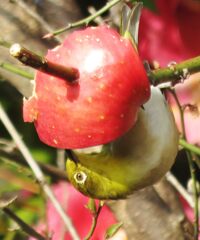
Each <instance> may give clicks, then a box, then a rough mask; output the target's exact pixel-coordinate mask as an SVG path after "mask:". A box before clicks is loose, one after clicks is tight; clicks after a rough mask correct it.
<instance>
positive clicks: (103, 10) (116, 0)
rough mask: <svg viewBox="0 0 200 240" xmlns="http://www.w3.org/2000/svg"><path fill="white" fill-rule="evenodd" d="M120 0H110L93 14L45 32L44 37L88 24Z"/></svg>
mask: <svg viewBox="0 0 200 240" xmlns="http://www.w3.org/2000/svg"><path fill="white" fill-rule="evenodd" d="M121 1H122V0H111V1H109V2H108V3H107V4H106V5H105V6H103V7H102V8H101V9H100V10H98V11H97V12H95V13H94V14H93V15H90V16H88V17H86V18H84V19H82V20H80V21H77V22H74V23H69V24H68V25H67V26H66V27H63V28H61V29H59V30H56V31H54V32H50V33H49V34H47V35H46V36H44V37H45V38H48V37H53V36H56V35H59V34H61V33H63V32H65V31H67V30H69V29H72V28H75V27H79V26H82V25H86V26H87V25H88V24H89V23H90V22H91V21H93V20H94V19H95V18H96V17H98V16H101V15H102V14H103V13H104V12H106V11H108V10H109V9H110V8H112V7H113V6H114V5H116V4H117V3H119V2H121Z"/></svg>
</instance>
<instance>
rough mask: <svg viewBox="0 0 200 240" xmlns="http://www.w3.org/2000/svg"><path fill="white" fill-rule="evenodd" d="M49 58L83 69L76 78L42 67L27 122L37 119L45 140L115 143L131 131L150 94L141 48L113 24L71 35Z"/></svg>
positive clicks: (27, 105) (64, 144)
mask: <svg viewBox="0 0 200 240" xmlns="http://www.w3.org/2000/svg"><path fill="white" fill-rule="evenodd" d="M46 58H47V59H48V60H49V61H51V62H55V63H59V64H61V65H64V66H68V67H74V68H77V69H78V70H79V73H80V77H79V79H78V80H77V82H75V83H73V84H70V83H68V82H67V81H66V80H64V79H61V78H57V77H53V76H50V75H48V74H46V73H42V72H40V71H37V73H36V76H35V89H34V92H33V95H32V97H30V98H29V99H28V100H26V99H25V100H24V107H23V116H24V121H25V122H34V124H35V127H36V130H37V133H38V135H39V138H40V140H41V141H42V142H44V143H46V144H48V145H50V146H53V147H56V148H63V149H69V148H71V149H74V148H84V147H89V146H95V145H99V144H104V143H107V142H110V141H112V140H114V139H116V138H118V137H120V136H121V135H123V134H124V133H125V132H127V131H128V130H129V129H130V128H131V127H132V126H133V125H134V123H135V122H136V119H137V113H138V110H139V108H140V106H141V105H143V104H144V103H145V102H146V101H147V100H148V99H149V97H150V84H149V80H148V78H147V75H146V72H145V69H144V67H143V64H142V62H141V60H140V58H139V56H138V53H137V50H136V49H135V48H134V47H133V45H132V43H131V41H130V40H128V39H125V38H123V37H122V36H120V35H119V33H117V32H116V31H115V30H113V29H111V28H110V27H109V26H106V25H104V26H99V27H88V28H86V29H84V30H79V31H75V32H73V33H72V34H70V35H69V36H68V37H67V38H66V39H65V40H64V42H63V44H62V45H60V46H57V47H56V48H54V49H53V50H49V51H48V53H47V56H46Z"/></svg>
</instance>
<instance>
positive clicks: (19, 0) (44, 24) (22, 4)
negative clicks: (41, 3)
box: [16, 0, 61, 43]
mask: <svg viewBox="0 0 200 240" xmlns="http://www.w3.org/2000/svg"><path fill="white" fill-rule="evenodd" d="M16 3H17V4H18V5H19V6H20V7H21V8H22V9H23V10H24V11H25V12H26V13H27V14H28V15H29V16H31V17H32V18H34V19H35V20H36V21H37V22H38V23H39V24H40V25H41V26H42V27H43V28H44V29H45V30H46V31H47V32H53V31H54V29H53V28H52V27H51V26H50V25H49V24H48V23H47V22H46V21H45V20H44V19H43V18H42V17H41V16H39V15H38V14H37V13H36V12H34V11H32V9H31V8H30V6H28V4H27V3H25V2H24V1H22V0H16ZM54 38H55V39H56V41H57V42H58V43H61V38H60V37H59V36H54Z"/></svg>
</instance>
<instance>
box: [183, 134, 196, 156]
mask: <svg viewBox="0 0 200 240" xmlns="http://www.w3.org/2000/svg"><path fill="white" fill-rule="evenodd" d="M179 144H180V145H181V146H182V147H184V148H185V149H187V150H189V151H191V152H193V153H195V154H197V155H200V148H199V147H197V146H195V145H194V144H190V143H188V142H187V141H186V140H185V139H183V138H180V140H179Z"/></svg>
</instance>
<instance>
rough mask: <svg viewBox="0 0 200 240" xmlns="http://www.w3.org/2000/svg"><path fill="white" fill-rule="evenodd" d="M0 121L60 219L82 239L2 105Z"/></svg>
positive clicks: (70, 230)
mask: <svg viewBox="0 0 200 240" xmlns="http://www.w3.org/2000/svg"><path fill="white" fill-rule="evenodd" d="M0 119H1V121H2V123H3V125H4V126H5V128H6V129H7V131H8V132H9V134H10V135H11V137H12V138H13V140H14V141H15V143H16V145H17V146H18V148H19V149H20V151H21V153H22V154H23V156H24V158H25V160H26V161H27V163H28V164H29V166H30V168H31V169H32V171H33V172H34V174H35V177H36V179H37V180H38V182H39V184H40V185H41V188H42V189H43V191H44V192H45V194H46V195H47V196H48V198H49V199H50V200H51V202H52V203H53V205H54V207H55V208H56V210H57V211H58V213H59V214H60V217H61V218H62V220H63V222H64V223H65V225H66V227H67V229H68V230H69V232H70V234H71V236H72V237H73V239H74V240H80V238H79V236H78V234H77V232H76V229H75V228H74V226H73V225H72V222H71V219H70V218H69V217H68V216H67V215H66V214H65V212H64V210H63V208H62V207H61V205H60V204H59V202H58V201H57V199H56V198H55V196H54V194H53V192H52V190H51V188H50V187H49V186H48V184H47V183H46V180H45V177H44V175H43V173H42V171H41V170H40V168H39V166H38V164H37V163H36V161H35V160H34V159H33V157H32V156H31V153H30V151H29V150H28V148H27V146H26V145H25V144H24V142H23V141H22V139H21V137H20V135H19V133H18V132H17V130H16V129H15V127H14V126H13V124H12V122H11V121H10V119H9V118H8V116H7V114H6V112H5V111H4V109H3V107H2V106H1V105H0Z"/></svg>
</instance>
